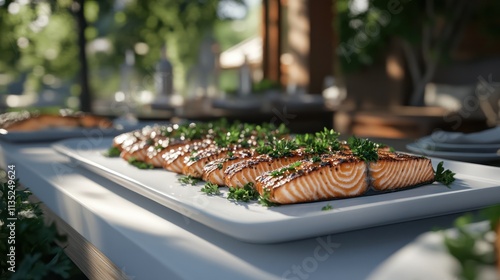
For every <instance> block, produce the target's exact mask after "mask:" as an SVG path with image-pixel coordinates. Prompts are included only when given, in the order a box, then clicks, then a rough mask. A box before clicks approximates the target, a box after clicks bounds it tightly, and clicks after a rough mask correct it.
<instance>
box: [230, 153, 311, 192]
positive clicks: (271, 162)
mask: <svg viewBox="0 0 500 280" xmlns="http://www.w3.org/2000/svg"><path fill="white" fill-rule="evenodd" d="M305 156H306V155H305V154H304V153H303V152H302V151H301V150H297V151H294V152H293V153H292V155H291V156H289V157H282V158H273V157H271V156H269V155H259V156H256V157H252V158H250V159H245V160H243V161H240V162H238V163H235V164H232V165H230V166H228V167H227V168H226V169H225V170H224V176H225V178H224V183H225V185H226V186H230V187H238V188H242V187H243V186H245V184H247V183H255V179H256V178H257V177H258V176H259V175H261V174H262V173H264V172H267V171H271V170H275V169H278V168H281V167H283V166H286V165H288V164H290V163H292V162H296V161H298V160H301V159H303V158H304V157H305Z"/></svg>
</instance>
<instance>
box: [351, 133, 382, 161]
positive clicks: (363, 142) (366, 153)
mask: <svg viewBox="0 0 500 280" xmlns="http://www.w3.org/2000/svg"><path fill="white" fill-rule="evenodd" d="M347 144H348V145H349V148H351V151H352V153H353V155H355V156H357V157H359V158H360V159H362V160H364V161H377V160H378V152H377V151H378V148H379V144H377V143H375V142H372V141H370V140H368V139H362V138H357V137H355V136H351V137H349V139H348V140H347Z"/></svg>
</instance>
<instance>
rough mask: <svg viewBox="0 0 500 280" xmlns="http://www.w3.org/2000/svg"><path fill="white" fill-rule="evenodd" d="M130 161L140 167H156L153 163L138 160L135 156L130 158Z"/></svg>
mask: <svg viewBox="0 0 500 280" xmlns="http://www.w3.org/2000/svg"><path fill="white" fill-rule="evenodd" d="M128 163H130V164H132V165H133V166H135V167H137V168H139V169H153V168H154V166H153V165H152V164H149V163H145V162H144V161H140V160H137V159H136V158H134V157H131V158H129V160H128Z"/></svg>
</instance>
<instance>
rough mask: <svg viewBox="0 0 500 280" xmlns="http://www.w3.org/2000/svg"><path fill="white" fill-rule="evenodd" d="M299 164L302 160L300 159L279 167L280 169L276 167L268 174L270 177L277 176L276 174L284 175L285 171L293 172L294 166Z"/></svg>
mask: <svg viewBox="0 0 500 280" xmlns="http://www.w3.org/2000/svg"><path fill="white" fill-rule="evenodd" d="M301 165H302V162H301V161H297V162H294V163H292V164H289V165H287V166H285V167H283V168H280V169H277V170H273V171H271V172H270V173H269V174H270V175H271V176H272V177H278V176H281V175H284V174H285V173H287V172H295V171H296V168H297V167H299V166H301Z"/></svg>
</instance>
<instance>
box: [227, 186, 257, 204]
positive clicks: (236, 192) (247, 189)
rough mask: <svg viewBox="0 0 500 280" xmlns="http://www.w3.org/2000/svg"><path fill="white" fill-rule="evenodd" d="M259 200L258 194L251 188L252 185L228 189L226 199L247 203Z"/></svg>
mask: <svg viewBox="0 0 500 280" xmlns="http://www.w3.org/2000/svg"><path fill="white" fill-rule="evenodd" d="M258 198H259V192H257V190H256V189H255V188H254V187H253V183H251V182H250V183H247V184H245V185H244V186H243V188H237V187H230V188H229V194H228V195H227V199H229V200H236V201H243V202H249V201H251V200H257V199H258Z"/></svg>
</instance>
